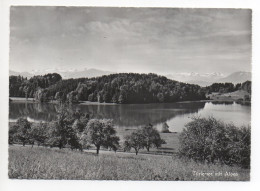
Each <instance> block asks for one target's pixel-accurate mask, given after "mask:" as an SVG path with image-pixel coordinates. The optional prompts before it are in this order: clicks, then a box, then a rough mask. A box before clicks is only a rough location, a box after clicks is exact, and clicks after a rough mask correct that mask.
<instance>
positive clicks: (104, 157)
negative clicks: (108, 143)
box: [9, 145, 250, 181]
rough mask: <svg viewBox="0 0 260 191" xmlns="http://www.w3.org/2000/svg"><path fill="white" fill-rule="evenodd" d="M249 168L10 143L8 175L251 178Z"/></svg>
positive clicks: (100, 178) (197, 178)
mask: <svg viewBox="0 0 260 191" xmlns="http://www.w3.org/2000/svg"><path fill="white" fill-rule="evenodd" d="M249 171H250V170H248V169H241V168H239V167H229V166H220V165H207V164H199V163H195V162H193V161H183V160H181V159H178V158H177V157H175V156H162V155H143V154H141V155H137V156H136V155H134V154H131V153H114V152H106V153H101V154H100V155H98V156H97V155H95V154H93V153H90V152H83V153H81V152H78V151H70V150H67V149H62V150H59V149H50V148H43V147H34V148H31V147H22V146H20V145H19V146H9V178H12V179H13V178H14V179H84V180H209V181H211V180H227V181H248V180H249V179H250V178H249Z"/></svg>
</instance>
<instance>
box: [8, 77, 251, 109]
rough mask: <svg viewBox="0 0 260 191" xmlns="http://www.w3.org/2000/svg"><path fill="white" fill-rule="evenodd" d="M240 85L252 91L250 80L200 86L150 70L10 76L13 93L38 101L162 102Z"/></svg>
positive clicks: (188, 97)
mask: <svg viewBox="0 0 260 191" xmlns="http://www.w3.org/2000/svg"><path fill="white" fill-rule="evenodd" d="M238 89H246V91H248V92H249V91H251V82H249V81H247V82H245V83H243V84H237V85H233V84H232V83H216V84H212V85H211V86H208V87H206V88H201V87H200V86H198V85H193V84H187V83H182V82H178V81H174V80H170V79H167V78H166V77H164V76H158V75H156V74H151V73H150V74H136V73H119V74H111V75H104V76H101V77H95V78H78V79H66V80H63V79H62V77H61V76H60V75H59V74H57V73H53V74H46V75H43V76H34V77H32V78H30V79H27V78H23V77H21V76H10V77H9V94H10V95H9V96H10V97H24V98H35V100H36V101H39V102H47V101H53V100H56V101H58V102H69V103H77V102H79V101H91V102H100V103H103V102H104V103H120V104H124V103H163V102H176V101H193V100H202V99H205V98H206V94H207V93H210V92H232V91H236V90H238Z"/></svg>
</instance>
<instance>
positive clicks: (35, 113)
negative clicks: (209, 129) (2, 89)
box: [9, 102, 251, 131]
mask: <svg viewBox="0 0 260 191" xmlns="http://www.w3.org/2000/svg"><path fill="white" fill-rule="evenodd" d="M58 109H59V105H56V104H50V103H44V104H39V103H19V102H10V103H9V120H10V121H15V120H17V119H18V118H19V117H27V119H28V120H30V121H34V122H39V121H51V120H55V119H56V114H57V111H58ZM70 109H71V110H74V111H75V110H80V111H81V112H83V113H89V114H90V116H91V117H93V118H106V119H113V121H114V123H115V125H116V126H117V127H125V128H134V127H137V126H143V125H146V124H148V123H151V124H153V125H155V126H156V127H157V128H158V129H160V128H161V126H162V123H164V122H167V123H168V125H169V126H170V130H171V131H181V130H182V129H183V127H184V125H185V124H186V123H187V122H189V121H190V120H191V117H192V116H194V115H200V116H209V115H212V116H214V117H217V118H220V119H222V120H224V121H230V120H231V121H234V122H235V124H238V125H243V124H249V123H250V112H251V111H250V109H251V107H250V106H244V105H239V104H236V103H232V104H226V103H221V104H217V105H216V103H205V102H185V103H164V104H129V105H72V106H70Z"/></svg>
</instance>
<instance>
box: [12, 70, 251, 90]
mask: <svg viewBox="0 0 260 191" xmlns="http://www.w3.org/2000/svg"><path fill="white" fill-rule="evenodd" d="M54 72H56V73H59V74H60V75H61V76H62V78H63V79H68V78H82V77H88V78H91V77H98V76H102V75H109V74H113V73H115V72H110V71H103V70H98V69H94V68H91V69H84V70H82V71H77V70H71V71H62V70H55V71H32V72H31V73H29V72H21V73H20V72H15V71H12V70H10V71H9V75H10V76H11V75H15V76H18V75H21V76H23V77H27V78H30V77H32V76H35V75H44V74H47V73H54ZM166 77H167V78H169V79H172V80H176V81H180V82H185V83H190V84H198V85H200V86H203V87H204V86H209V85H211V84H212V83H224V82H231V83H233V84H237V83H242V82H245V81H247V80H251V72H244V71H239V72H234V73H231V74H230V75H224V74H222V73H220V72H213V73H195V72H190V73H172V74H169V75H166Z"/></svg>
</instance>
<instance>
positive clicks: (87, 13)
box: [10, 6, 251, 75]
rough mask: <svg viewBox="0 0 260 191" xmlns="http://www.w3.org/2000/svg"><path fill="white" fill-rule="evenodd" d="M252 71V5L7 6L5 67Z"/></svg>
mask: <svg viewBox="0 0 260 191" xmlns="http://www.w3.org/2000/svg"><path fill="white" fill-rule="evenodd" d="M90 68H95V69H99V70H105V71H112V72H137V73H150V72H152V73H158V74H162V75H166V74H171V73H178V72H198V73H212V72H220V73H224V74H229V73H232V72H236V71H251V10H249V9H188V8H186V9H182V8H109V7H34V6H31V7H19V6H13V7H11V8H10V70H14V71H16V72H32V71H34V72H35V71H42V72H43V73H44V72H48V71H71V70H78V71H80V70H84V69H90Z"/></svg>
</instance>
